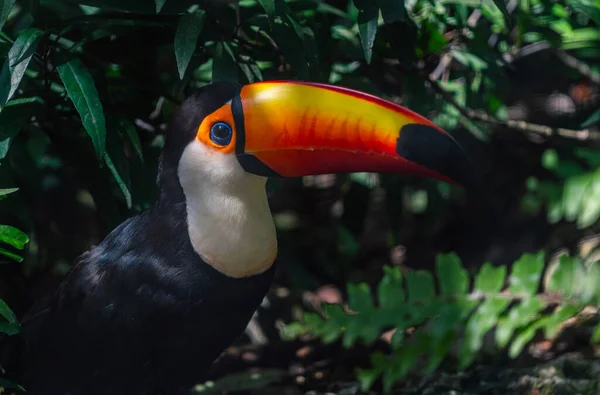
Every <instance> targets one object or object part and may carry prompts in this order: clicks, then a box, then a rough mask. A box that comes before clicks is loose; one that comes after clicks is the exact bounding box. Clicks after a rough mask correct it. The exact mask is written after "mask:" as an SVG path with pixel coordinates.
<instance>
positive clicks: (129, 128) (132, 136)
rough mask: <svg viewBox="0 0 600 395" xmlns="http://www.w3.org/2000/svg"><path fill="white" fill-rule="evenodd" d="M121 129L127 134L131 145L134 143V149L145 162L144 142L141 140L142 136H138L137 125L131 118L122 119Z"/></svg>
mask: <svg viewBox="0 0 600 395" xmlns="http://www.w3.org/2000/svg"><path fill="white" fill-rule="evenodd" d="M119 130H120V131H121V132H124V133H125V135H127V137H128V138H129V141H130V142H131V145H133V149H135V152H136V154H137V156H138V158H140V161H141V162H142V163H143V162H144V153H143V151H142V143H141V142H140V136H138V134H137V131H136V129H135V126H134V125H133V124H132V123H131V122H130V121H129V120H127V119H122V120H121V121H120V122H119Z"/></svg>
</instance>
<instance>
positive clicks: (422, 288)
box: [406, 270, 435, 303]
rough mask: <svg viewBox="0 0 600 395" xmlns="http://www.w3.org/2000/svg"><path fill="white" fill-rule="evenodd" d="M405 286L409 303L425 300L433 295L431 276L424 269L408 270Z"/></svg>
mask: <svg viewBox="0 0 600 395" xmlns="http://www.w3.org/2000/svg"><path fill="white" fill-rule="evenodd" d="M406 288H407V293H408V300H409V302H411V303H414V302H426V301H429V300H431V299H433V298H434V297H435V285H434V281H433V276H432V275H431V273H430V272H428V271H425V270H418V271H412V270H411V271H410V272H408V276H407V280H406Z"/></svg>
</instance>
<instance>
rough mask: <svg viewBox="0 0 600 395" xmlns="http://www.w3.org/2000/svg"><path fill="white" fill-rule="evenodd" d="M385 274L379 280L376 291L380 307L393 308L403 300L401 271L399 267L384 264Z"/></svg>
mask: <svg viewBox="0 0 600 395" xmlns="http://www.w3.org/2000/svg"><path fill="white" fill-rule="evenodd" d="M383 271H384V273H385V275H384V276H383V278H382V279H381V281H380V282H379V286H378V289H377V293H378V295H379V305H380V307H381V308H382V309H394V308H396V307H398V306H400V305H402V304H403V302H404V290H403V289H402V272H401V271H400V268H399V267H389V266H384V268H383Z"/></svg>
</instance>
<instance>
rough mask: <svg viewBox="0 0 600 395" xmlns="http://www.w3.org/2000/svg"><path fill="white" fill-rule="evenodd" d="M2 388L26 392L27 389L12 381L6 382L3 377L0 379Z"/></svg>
mask: <svg viewBox="0 0 600 395" xmlns="http://www.w3.org/2000/svg"><path fill="white" fill-rule="evenodd" d="M0 331H1V329H0ZM0 388H6V389H15V390H19V391H22V392H25V388H23V387H21V386H20V385H18V384H15V383H13V382H12V381H10V380H6V379H3V378H1V377H0Z"/></svg>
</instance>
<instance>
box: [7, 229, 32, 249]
mask: <svg viewBox="0 0 600 395" xmlns="http://www.w3.org/2000/svg"><path fill="white" fill-rule="evenodd" d="M0 242H3V243H6V244H9V245H11V246H13V247H15V248H18V249H19V250H22V249H23V248H25V244H27V243H28V242H29V237H27V235H26V234H25V233H23V232H21V231H20V230H19V229H17V228H15V227H12V226H9V225H0Z"/></svg>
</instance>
